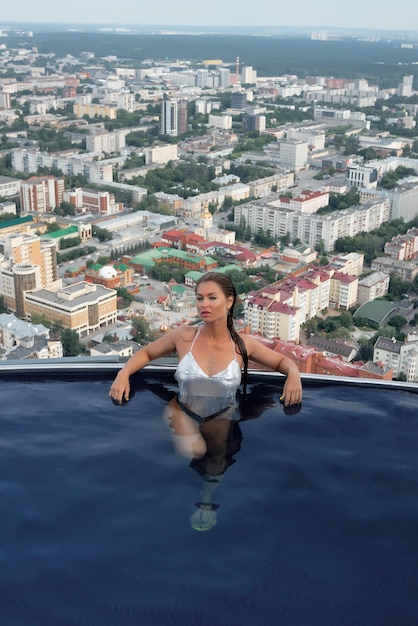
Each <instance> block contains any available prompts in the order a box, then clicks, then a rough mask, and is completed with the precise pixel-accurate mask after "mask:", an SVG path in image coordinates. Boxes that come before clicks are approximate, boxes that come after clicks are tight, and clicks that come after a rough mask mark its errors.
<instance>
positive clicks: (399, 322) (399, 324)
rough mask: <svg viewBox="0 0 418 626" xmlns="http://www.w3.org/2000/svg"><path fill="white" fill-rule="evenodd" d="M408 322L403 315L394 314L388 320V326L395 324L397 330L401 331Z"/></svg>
mask: <svg viewBox="0 0 418 626" xmlns="http://www.w3.org/2000/svg"><path fill="white" fill-rule="evenodd" d="M407 323H408V320H406V319H405V318H404V317H402V315H394V316H393V317H391V318H390V320H389V321H388V326H394V327H395V328H396V330H397V332H398V333H399V332H400V330H401V328H403V327H404V326H405V325H406V324H407Z"/></svg>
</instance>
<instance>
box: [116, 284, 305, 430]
mask: <svg viewBox="0 0 418 626" xmlns="http://www.w3.org/2000/svg"><path fill="white" fill-rule="evenodd" d="M236 298H237V294H236V290H235V287H234V285H233V283H232V281H231V280H230V278H228V277H227V276H225V275H223V274H221V273H219V272H209V273H207V274H205V275H204V276H202V277H201V278H200V279H199V281H198V282H197V284H196V306H197V310H198V312H199V315H200V317H201V319H202V321H203V324H202V325H201V326H199V327H198V328H196V327H193V326H180V327H178V328H175V329H173V330H171V331H169V332H168V333H166V334H165V335H163V336H162V337H160V338H159V339H157V340H156V341H153V342H152V343H149V344H148V345H146V346H144V347H143V348H141V350H139V351H138V352H136V353H135V354H134V355H133V356H132V357H131V358H130V359H129V361H127V363H126V364H125V366H124V367H123V368H122V369H121V370H120V372H119V373H118V375H117V376H116V378H115V380H114V382H113V384H112V386H111V389H110V392H109V395H110V396H111V398H113V399H114V400H115V401H116V402H119V403H121V402H122V400H129V390H130V386H129V377H130V376H131V375H132V374H133V373H135V372H137V371H138V370H140V369H142V368H143V367H145V366H146V365H147V364H148V363H149V362H150V361H153V360H154V359H157V358H160V357H163V356H166V355H168V354H171V353H173V352H177V355H178V359H179V364H178V367H177V372H176V379H177V381H178V383H179V395H178V399H177V400H176V402H177V407H178V409H179V410H180V411H182V413H183V414H184V415H187V416H188V417H189V418H190V420H197V421H204V420H205V419H206V420H207V419H213V418H216V417H218V416H222V415H223V417H226V415H227V413H228V412H230V411H231V410H232V409H233V408H234V407H235V398H236V391H237V389H238V387H239V385H240V383H241V369H242V368H243V370H244V374H243V379H244V385H245V384H246V379H247V368H248V359H249V358H251V359H252V360H253V361H255V362H256V363H259V364H261V365H263V366H264V367H267V368H269V369H273V370H277V371H279V372H282V373H283V374H285V375H286V382H285V384H284V387H283V393H282V401H283V403H284V405H285V406H290V405H295V404H299V403H300V402H301V401H302V386H301V382H300V375H299V370H298V368H297V366H296V365H295V363H293V361H291V360H290V359H289V358H287V357H285V356H283V355H282V354H280V353H278V352H275V351H274V350H271V349H270V348H267V347H266V346H264V345H263V344H262V343H261V342H260V341H258V340H257V339H255V338H253V337H248V336H246V335H239V334H238V333H237V332H236V330H235V328H234V324H233V310H234V305H235V302H236ZM173 408H174V407H173ZM232 412H233V411H232ZM179 434H180V433H179Z"/></svg>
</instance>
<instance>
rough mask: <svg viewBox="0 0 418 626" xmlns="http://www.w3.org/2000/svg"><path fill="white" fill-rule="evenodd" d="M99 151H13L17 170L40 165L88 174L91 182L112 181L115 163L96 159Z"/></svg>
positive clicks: (21, 170)
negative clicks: (59, 152)
mask: <svg viewBox="0 0 418 626" xmlns="http://www.w3.org/2000/svg"><path fill="white" fill-rule="evenodd" d="M95 158H97V153H95V152H93V153H92V152H89V153H86V154H75V153H74V154H71V155H70V156H68V155H62V154H58V153H57V154H51V153H49V152H40V151H39V150H38V149H37V148H17V149H15V150H13V151H12V166H13V169H14V170H16V171H17V172H25V173H30V172H36V171H38V168H40V167H47V168H50V169H52V168H54V169H57V170H60V171H61V172H62V173H63V174H64V175H74V176H76V175H78V174H81V175H82V176H86V178H87V179H88V180H89V182H91V183H100V182H110V183H111V182H112V181H113V163H111V162H109V161H106V162H104V161H95V160H94V159H95Z"/></svg>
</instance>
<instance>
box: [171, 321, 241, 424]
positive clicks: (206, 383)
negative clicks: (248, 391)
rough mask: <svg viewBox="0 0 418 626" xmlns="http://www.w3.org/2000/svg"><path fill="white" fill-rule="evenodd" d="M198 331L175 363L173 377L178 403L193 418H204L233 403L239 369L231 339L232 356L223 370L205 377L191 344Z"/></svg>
mask: <svg viewBox="0 0 418 626" xmlns="http://www.w3.org/2000/svg"><path fill="white" fill-rule="evenodd" d="M199 333H200V328H199V329H198V331H197V333H196V335H195V336H194V339H193V342H192V345H191V346H190V350H189V352H187V354H186V355H185V356H184V357H183V358H182V359H181V361H180V362H179V364H178V366H177V370H176V373H175V375H174V377H175V379H176V380H177V382H178V385H179V395H178V400H179V404H180V405H183V407H184V408H185V409H188V411H190V413H192V414H193V417H196V418H198V417H200V418H201V419H205V418H208V417H216V416H217V415H221V414H222V413H224V412H225V411H227V409H229V408H232V407H235V406H236V393H237V389H238V387H239V385H240V383H241V368H240V366H239V363H238V361H237V357H236V352H235V344H234V342H233V341H232V338H231V344H232V348H233V358H232V360H231V362H230V363H229V365H228V367H226V368H225V369H224V370H222V372H217V373H216V374H214V375H213V376H208V375H207V374H206V373H205V372H204V371H203V370H202V368H201V367H200V365H199V364H198V363H197V361H196V359H195V358H194V356H193V352H192V350H193V347H194V344H195V341H196V339H197V338H198V336H199Z"/></svg>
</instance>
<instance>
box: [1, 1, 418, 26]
mask: <svg viewBox="0 0 418 626" xmlns="http://www.w3.org/2000/svg"><path fill="white" fill-rule="evenodd" d="M417 17H418V9H417V4H416V2H415V1H414V0H405V1H404V2H403V4H402V11H399V7H398V5H396V4H389V5H386V6H382V4H381V3H380V2H378V1H377V0H371V1H370V2H368V3H364V2H361V1H360V0H353V2H351V3H350V5H349V7H344V8H342V6H341V5H340V4H338V3H337V4H336V3H335V2H331V1H330V0H323V2H321V3H319V4H318V3H316V4H315V3H314V4H312V3H311V2H309V0H301V1H300V2H299V3H298V5H297V10H295V7H294V5H292V4H289V5H286V4H278V3H277V2H276V1H275V0H261V1H260V2H258V3H257V6H256V7H255V6H254V5H248V7H245V6H243V5H242V3H240V2H237V0H234V1H232V2H228V3H225V2H222V1H221V0H213V2H211V3H210V5H201V4H197V3H195V2H190V0H179V1H178V2H176V3H173V2H169V1H168V0H162V1H161V2H158V3H151V2H150V3H140V4H139V3H138V4H136V5H134V4H133V3H132V2H130V0H121V1H120V2H118V3H111V2H107V3H103V2H99V1H98V0H92V1H91V2H89V3H85V2H83V1H82V0H74V1H73V2H72V3H71V4H68V5H66V6H65V5H64V6H63V5H62V4H57V3H56V2H53V1H52V0H43V1H41V2H38V3H35V4H34V3H33V2H30V1H29V0H22V1H21V2H19V3H7V4H6V5H5V6H3V7H2V15H1V18H2V22H3V24H5V23H8V22H18V21H25V22H33V23H40V22H50V23H72V24H91V23H101V24H109V25H117V24H131V25H136V24H143V25H152V24H154V25H157V24H159V25H165V26H173V27H174V26H181V25H183V26H199V25H200V26H205V27H209V26H214V27H226V26H234V27H239V26H243V27H257V26H270V27H275V26H277V27H286V26H288V27H300V28H304V27H308V28H316V27H323V28H345V29H347V28H356V29H372V30H379V29H380V30H386V29H387V30H405V31H410V30H411V25H414V24H416V21H417Z"/></svg>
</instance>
